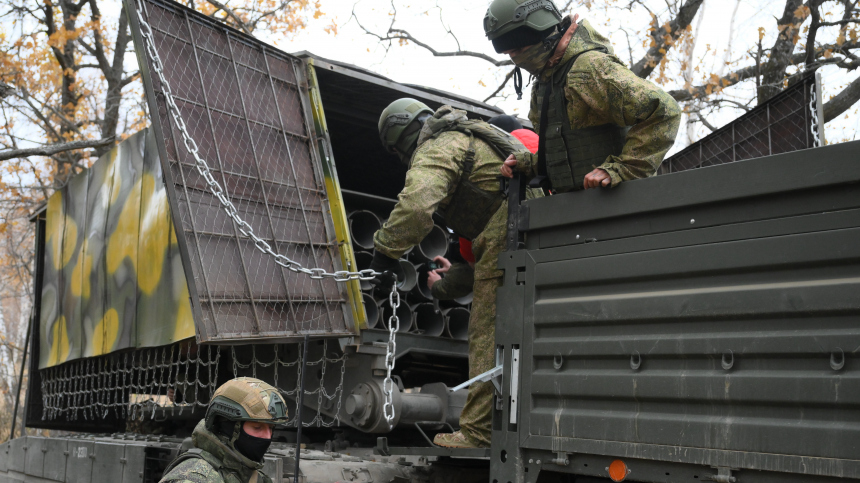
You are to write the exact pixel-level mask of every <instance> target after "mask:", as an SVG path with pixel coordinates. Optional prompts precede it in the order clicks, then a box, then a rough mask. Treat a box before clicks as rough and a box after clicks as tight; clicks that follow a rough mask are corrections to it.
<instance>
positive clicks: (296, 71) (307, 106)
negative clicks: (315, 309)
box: [292, 61, 356, 327]
mask: <svg viewBox="0 0 860 483" xmlns="http://www.w3.org/2000/svg"><path fill="white" fill-rule="evenodd" d="M306 65H307V64H305V63H304V62H302V61H296V62H294V63H293V64H292V67H293V75H294V76H295V78H296V81H297V82H298V81H301V80H304V83H303V87H304V89H305V94H306V95H300V96H299V101H300V104H301V107H302V119H303V120H304V121H305V129H307V132H308V135H311V133H314V135H313V136H311V137H312V139H311V141H310V148H311V150H313V149H316V150H317V155H318V156H320V159H319V163H314V164H313V165H312V167H313V171H314V181H315V182H316V186H317V188H319V189H321V190H325V192H326V195H325V196H324V197H323V199H324V200H328V201H329V202H328V204H329V205H331V200H330V199H329V198H328V182H327V181H326V174H325V172H324V171H323V167H322V163H323V157H325V161H326V162H331V163H334V161H333V160H334V153H333V152H332V151H331V145H330V142H329V141H328V138H327V136H325V135H322V136H320V135H316V132H317V131H316V123H315V121H314V114H313V111H314V108H313V107H311V102H312V96H313V95H314V92H313V90H312V89H311V84H310V83H311V79H310V72H309V71H308V70H306V68H305V67H306ZM313 69H314V75H316V67H313ZM317 87H318V86H317ZM316 95H317V96H319V95H320V92H319V89H317V92H316ZM319 102H320V106H319V109H320V111H322V110H323V107H322V99H320V100H319ZM323 114H324V113H323ZM320 146H322V149H320ZM332 166H333V164H332ZM333 168H334V166H333ZM336 172H337V170H336V168H334V169H333V171H332V174H331V176H333V177H336V176H337V175H336ZM334 181H335V180H334V178H333V179H332V182H334ZM297 182H298V181H297ZM337 189H339V188H337ZM329 208H330V209H331V206H329ZM323 222H324V223H323V225H324V227H325V237H326V240H329V241H331V242H332V245H331V247H332V248H329V250H328V254H329V256H330V257H331V261H332V267H333V268H334V269H335V270H342V269H344V268H349V267H348V266H347V267H344V266H343V264H342V263H343V260H342V259H341V257H340V253H339V250H335V247H337V246H338V244H339V243H340V242H339V240H338V237H337V230H336V229H335V227H334V215H333V214H332V217H331V218H324V219H323ZM345 228H347V227H345ZM336 289H337V292H338V295H339V299H338V300H340V301H341V302H343V301H344V300H347V301H348V300H350V297H349V289H348V288H347V287H346V284H345V283H344V284H343V285H337V286H336ZM345 309H346V308H345V307H342V310H344V312H343V313H344V321H345V322H346V321H348V317H349V315H348V314H351V312H350V311H348V310H345ZM349 322H352V325H353V327H355V324H356V322H355V320H354V319H353V320H351V321H349Z"/></svg>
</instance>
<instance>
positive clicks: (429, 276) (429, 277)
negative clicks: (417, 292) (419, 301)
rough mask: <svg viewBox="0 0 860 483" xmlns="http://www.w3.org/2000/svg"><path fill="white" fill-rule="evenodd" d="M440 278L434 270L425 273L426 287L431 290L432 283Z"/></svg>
mask: <svg viewBox="0 0 860 483" xmlns="http://www.w3.org/2000/svg"><path fill="white" fill-rule="evenodd" d="M439 280H442V276H441V275H439V274H438V273H436V270H432V271H430V272H429V273H428V274H427V288H429V289H430V290H433V284H434V283H436V282H438V281H439Z"/></svg>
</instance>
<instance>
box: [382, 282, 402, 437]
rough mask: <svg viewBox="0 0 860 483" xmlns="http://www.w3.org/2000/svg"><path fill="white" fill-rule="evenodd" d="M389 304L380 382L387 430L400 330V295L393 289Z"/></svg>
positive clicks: (391, 415)
mask: <svg viewBox="0 0 860 483" xmlns="http://www.w3.org/2000/svg"><path fill="white" fill-rule="evenodd" d="M388 303H390V304H391V317H389V318H388V345H387V346H386V347H385V371H386V372H385V380H384V381H383V382H382V393H383V396H384V398H385V404H383V405H382V414H383V415H384V416H385V420H386V421H388V428H389V429H392V428H393V427H394V380H393V379H391V371H393V370H394V358H395V355H396V354H397V341H396V340H395V334H396V333H397V331H399V330H400V318H398V317H397V308H398V307H400V293H399V292H397V287H396V284H395V287H394V289H393V290H392V291H391V294H390V295H389V296H388Z"/></svg>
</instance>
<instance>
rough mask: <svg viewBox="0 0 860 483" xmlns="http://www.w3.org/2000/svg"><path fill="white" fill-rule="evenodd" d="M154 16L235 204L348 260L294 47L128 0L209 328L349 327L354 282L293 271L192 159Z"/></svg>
mask: <svg viewBox="0 0 860 483" xmlns="http://www.w3.org/2000/svg"><path fill="white" fill-rule="evenodd" d="M138 8H140V9H141V10H142V15H143V18H144V20H145V21H146V22H148V24H149V25H150V26H151V29H152V35H153V38H154V44H155V49H156V51H157V52H158V55H159V57H160V58H161V59H162V61H163V65H164V75H165V78H166V79H167V81H168V82H169V83H170V91H171V92H172V95H173V98H174V99H175V101H176V104H177V106H178V109H179V111H180V113H181V116H182V118H183V120H184V121H183V122H184V124H185V125H186V126H187V132H188V133H189V135H190V137H191V139H193V140H194V142H195V144H196V145H197V146H198V147H199V153H200V156H201V157H202V158H203V159H205V161H206V162H207V163H208V165H209V166H210V168H211V170H212V171H211V173H212V176H213V177H214V180H215V181H217V183H218V184H219V185H220V186H221V187H222V188H223V190H224V194H225V195H226V196H227V198H229V200H230V201H231V202H232V203H233V205H234V206H235V208H236V210H237V212H238V215H239V216H240V217H241V218H243V219H244V220H245V221H247V222H248V224H249V225H250V226H251V228H252V229H253V231H254V232H255V233H256V234H257V235H258V236H260V237H261V238H262V239H264V240H265V241H266V242H267V243H268V244H269V245H270V246H271V247H272V249H273V250H274V251H276V252H279V253H281V254H283V255H285V256H287V257H289V258H290V259H292V260H294V261H296V262H298V263H300V264H301V265H302V266H304V267H307V268H321V269H324V270H325V271H327V272H333V271H335V270H340V269H341V265H342V263H341V258H340V255H339V251H338V247H337V239H336V236H335V232H334V227H333V220H332V217H331V213H330V210H329V207H328V202H327V195H326V183H325V179H324V175H323V172H322V171H321V167H320V159H319V150H318V149H317V144H316V143H317V141H316V138H315V136H314V135H313V134H312V133H314V130H313V126H312V124H311V123H312V122H313V119H312V117H311V114H310V108H309V100H308V98H307V97H308V85H307V79H306V76H307V73H306V69H305V64H304V63H303V62H302V61H301V60H299V59H298V58H296V57H293V56H290V55H288V54H285V53H283V52H281V51H279V50H277V49H275V48H274V47H271V46H268V45H265V44H263V43H262V42H260V41H258V40H256V39H254V38H253V37H250V36H248V35H245V34H243V33H240V32H238V31H235V30H233V29H231V28H229V27H226V26H224V25H222V24H220V23H218V22H217V21H215V20H212V19H210V18H209V17H206V16H204V15H201V14H199V13H197V12H195V11H193V10H190V9H187V8H184V7H182V6H181V5H179V4H176V3H173V2H169V1H164V2H162V1H151V0H141V1H140V2H134V1H130V0H129V1H127V2H126V9H127V11H128V12H130V13H131V15H130V25H131V28H132V32H133V37H134V40H135V46H136V50H137V53H138V58H139V61H140V65H141V72H142V75H143V79H144V84H145V88H146V95H147V99H148V102H149V106H150V111H151V112H152V113H154V115H153V116H152V124H153V130H154V131H155V134H156V138H157V139H158V144H159V151H160V153H161V158H162V159H161V161H162V163H163V166H164V173H165V180H166V184H167V188H168V195H169V199H170V206H171V209H172V211H173V213H174V214H176V215H175V218H176V224H177V230H176V231H177V237H178V239H179V245H180V249H181V252H182V254H183V265H184V268H185V272H186V275H187V279H188V283H189V289H190V292H191V294H190V295H191V298H192V307H193V311H194V315H195V317H194V318H195V323H196V328H197V339H198V341H200V342H228V341H235V340H246V341H250V340H254V341H261V340H266V341H269V342H271V341H276V340H291V339H296V338H299V337H301V336H302V335H303V334H306V333H309V334H311V335H314V336H317V337H319V336H344V335H352V334H353V333H354V331H355V324H354V320H353V318H352V312H351V310H349V309H348V307H347V301H348V295H347V292H346V287H345V284H343V283H338V282H335V281H333V280H332V279H330V278H327V279H312V278H310V277H309V276H307V275H305V274H303V273H295V272H293V271H290V270H288V269H286V268H284V267H282V266H280V265H278V264H277V263H275V259H274V258H273V257H271V256H268V255H265V254H263V253H261V251H260V250H258V249H257V247H255V245H254V243H252V242H251V241H249V238H247V237H245V236H244V235H243V234H242V233H241V232H240V230H239V227H238V226H236V225H235V224H234V222H233V221H231V219H230V217H229V216H228V215H227V214H226V213H225V211H224V210H223V209H222V207H221V205H220V204H219V201H218V199H217V198H216V196H215V195H213V194H212V186H210V185H209V184H208V183H207V182H206V181H205V180H204V178H203V177H202V176H201V174H200V173H199V172H198V170H197V169H196V168H195V158H194V157H193V156H192V154H191V153H190V152H189V150H188V149H187V148H186V143H185V142H184V140H183V137H182V135H181V134H180V130H179V128H178V127H177V123H176V122H175V119H174V118H172V117H171V115H170V114H169V113H168V110H167V103H166V101H165V92H166V89H165V86H163V85H162V84H161V81H160V79H159V77H158V76H157V75H155V73H154V70H153V68H154V64H153V59H152V58H150V57H149V55H148V52H147V50H146V49H145V48H144V46H143V44H142V36H141V34H140V32H141V30H140V29H141V26H140V24H139V22H138V17H137V15H136V14H135V12H136V10H137V9H138Z"/></svg>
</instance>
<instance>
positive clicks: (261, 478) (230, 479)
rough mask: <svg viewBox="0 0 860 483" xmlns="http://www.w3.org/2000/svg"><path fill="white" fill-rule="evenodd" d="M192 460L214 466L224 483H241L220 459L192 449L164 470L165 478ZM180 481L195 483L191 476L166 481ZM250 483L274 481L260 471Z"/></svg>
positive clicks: (254, 474)
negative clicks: (192, 482) (182, 464)
mask: <svg viewBox="0 0 860 483" xmlns="http://www.w3.org/2000/svg"><path fill="white" fill-rule="evenodd" d="M192 459H201V460H203V461H205V462H207V463H209V465H210V466H212V468H214V469H215V471H216V472H218V475H219V476H221V481H222V482H224V483H234V482H236V483H239V478H238V477H237V476H236V474H235V473H233V472H230V471H228V470H227V469H226V468H225V467H224V466H223V465H222V464H221V462H220V461H218V458H216V457H215V456H213V455H212V454H210V453H208V452H206V451H203V450H201V449H199V448H191V449H189V450H188V451H186V452H184V453H182V454H181V455H179V456H177V457H176V459H175V460H173V462H172V463H170V465H168V466H167V468H165V469H164V473H163V475H164V477H167V476H168V475H169V474H170V472H171V471H173V469H174V468H176V467H177V466H179V465H180V464H181V463H183V462H185V461H188V460H192ZM164 477H162V481H165V480H164ZM180 480H192V481H194V477H193V476H191V475H179V476H177V477H176V478H175V479H174V478H170V479H169V480H166V481H180ZM195 483H215V482H203V481H201V482H195ZM248 483H272V479H271V478H269V477H268V476H267V475H265V474H262V473H260V472H259V471H256V470H255V471H254V472H253V473H251V479H250V480H249V482H248Z"/></svg>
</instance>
